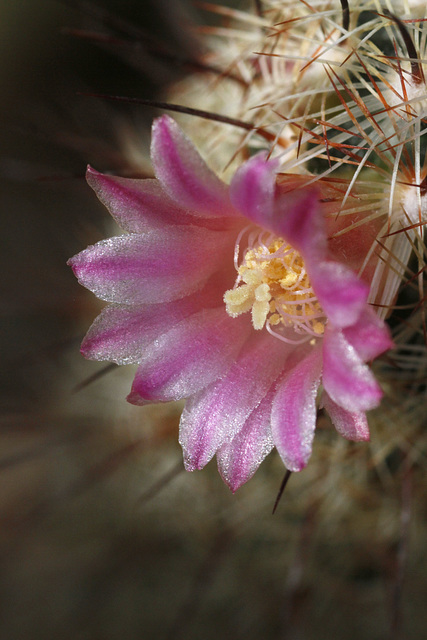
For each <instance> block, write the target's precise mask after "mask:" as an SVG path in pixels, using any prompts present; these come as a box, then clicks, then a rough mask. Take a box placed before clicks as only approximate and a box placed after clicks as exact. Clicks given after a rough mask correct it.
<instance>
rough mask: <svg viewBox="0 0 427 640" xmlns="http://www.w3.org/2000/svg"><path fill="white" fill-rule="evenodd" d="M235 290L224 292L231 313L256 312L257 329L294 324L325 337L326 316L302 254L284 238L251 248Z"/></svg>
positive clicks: (254, 316)
mask: <svg viewBox="0 0 427 640" xmlns="http://www.w3.org/2000/svg"><path fill="white" fill-rule="evenodd" d="M238 274H239V275H238V278H237V280H236V284H235V287H234V289H230V290H229V291H227V292H226V293H225V295H224V302H225V305H226V310H227V313H228V314H229V315H230V316H232V317H236V316H238V315H240V314H242V313H246V312H247V311H251V313H252V324H253V326H254V329H257V330H260V329H262V328H263V327H264V325H265V324H266V322H268V324H269V325H270V326H275V327H280V325H281V326H282V327H290V328H293V329H294V330H295V331H296V332H297V333H307V337H311V338H313V337H314V338H315V337H318V336H321V335H322V334H323V333H324V330H325V323H326V318H325V317H324V314H323V312H322V309H321V307H320V304H319V302H318V300H317V298H316V297H315V295H314V292H313V290H312V288H311V284H310V281H309V278H308V275H307V272H306V270H305V266H304V260H303V259H302V257H301V255H300V254H299V253H298V252H297V251H295V250H294V249H293V248H292V247H291V246H289V245H287V244H286V243H285V242H284V241H283V240H282V239H281V238H276V239H275V240H273V241H272V242H270V244H269V245H268V246H265V245H264V244H261V242H260V244H259V245H258V246H256V247H252V248H250V249H248V250H247V251H246V253H245V257H244V260H243V262H242V263H241V265H240V266H239V267H238Z"/></svg>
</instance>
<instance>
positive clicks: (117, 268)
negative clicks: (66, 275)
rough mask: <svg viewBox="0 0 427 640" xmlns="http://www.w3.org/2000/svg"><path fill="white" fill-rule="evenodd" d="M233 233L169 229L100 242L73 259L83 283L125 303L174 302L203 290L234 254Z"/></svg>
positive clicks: (199, 229)
mask: <svg viewBox="0 0 427 640" xmlns="http://www.w3.org/2000/svg"><path fill="white" fill-rule="evenodd" d="M233 243H234V235H233V234H231V235H230V234H226V233H221V234H220V233H219V232H215V231H207V230H206V229H201V228H198V227H169V228H168V229H167V230H154V231H150V232H148V233H146V234H133V235H128V236H118V237H116V238H109V239H108V240H103V241H101V242H98V243H97V244H96V245H93V246H91V247H88V248H87V249H86V250H85V251H82V252H81V253H79V254H78V255H76V256H74V258H71V260H69V264H70V265H71V266H72V268H73V271H74V273H75V274H76V276H77V278H78V279H79V282H80V283H81V284H82V285H83V286H85V287H87V288H88V289H90V290H91V291H93V292H94V293H95V294H96V295H97V296H98V298H101V300H106V301H107V302H118V303H121V304H142V303H144V302H149V303H155V302H170V301H171V300H176V299H178V298H181V297H183V296H184V295H188V294H190V293H192V292H194V291H196V290H197V289H199V288H200V287H201V286H202V285H203V283H204V282H205V281H206V280H207V279H208V278H209V276H210V275H211V274H212V273H213V272H214V271H215V270H216V269H218V265H220V266H221V260H223V257H225V256H227V255H230V253H231V251H232V246H233Z"/></svg>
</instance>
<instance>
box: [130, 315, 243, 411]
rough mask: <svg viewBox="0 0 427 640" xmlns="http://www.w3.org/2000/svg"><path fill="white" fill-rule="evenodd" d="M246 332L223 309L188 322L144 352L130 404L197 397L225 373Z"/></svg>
mask: <svg viewBox="0 0 427 640" xmlns="http://www.w3.org/2000/svg"><path fill="white" fill-rule="evenodd" d="M250 330H251V325H250V322H249V320H248V319H247V318H246V317H242V318H238V321H237V322H236V321H234V320H233V319H232V318H230V317H229V316H228V315H227V314H226V312H225V309H224V307H223V306H222V307H220V308H217V309H204V310H202V311H200V312H199V313H196V314H194V315H192V316H190V317H189V318H186V319H185V320H183V321H182V322H180V323H179V324H177V325H176V326H175V327H174V328H173V329H171V330H170V331H169V332H168V333H166V334H164V335H163V336H161V337H160V338H159V339H158V340H156V341H155V342H153V343H152V344H151V346H150V347H149V348H147V349H146V350H145V352H144V354H143V357H142V360H141V364H140V366H139V368H138V371H137V374H136V376H135V380H134V382H133V385H132V391H131V393H130V395H129V397H128V401H129V402H131V403H132V404H145V403H146V401H147V400H148V401H151V402H167V401H170V400H179V399H181V398H184V397H188V396H190V395H192V394H194V393H196V392H197V391H200V389H203V388H204V387H206V386H207V385H208V384H210V383H211V382H213V381H214V380H216V379H217V378H218V377H220V376H222V375H224V374H225V373H226V372H227V370H228V369H229V367H230V366H231V364H232V363H233V361H234V360H235V358H236V356H237V354H238V353H239V351H240V349H241V347H242V344H243V342H244V341H245V340H246V338H247V336H248V334H249V332H250Z"/></svg>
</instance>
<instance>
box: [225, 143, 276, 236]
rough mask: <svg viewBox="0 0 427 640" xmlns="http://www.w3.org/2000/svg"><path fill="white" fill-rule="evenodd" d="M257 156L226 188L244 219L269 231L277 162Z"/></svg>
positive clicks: (237, 172)
mask: <svg viewBox="0 0 427 640" xmlns="http://www.w3.org/2000/svg"><path fill="white" fill-rule="evenodd" d="M266 158H267V153H266V152H264V151H263V152H261V153H258V154H257V155H256V156H254V157H253V158H251V159H250V160H248V161H247V162H245V163H244V164H243V165H242V166H241V167H240V168H239V169H238V170H237V171H236V173H235V174H234V177H233V179H232V181H231V184H230V200H231V202H232V204H233V205H234V206H235V207H236V209H238V210H239V211H241V212H242V214H243V215H244V216H246V217H247V218H249V219H250V220H252V221H253V222H255V223H257V224H260V225H262V226H265V227H267V228H269V227H270V226H271V218H272V215H273V204H274V194H275V190H276V173H277V164H278V163H277V162H276V161H274V160H267V159H266Z"/></svg>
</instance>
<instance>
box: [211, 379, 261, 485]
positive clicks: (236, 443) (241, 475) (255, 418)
mask: <svg viewBox="0 0 427 640" xmlns="http://www.w3.org/2000/svg"><path fill="white" fill-rule="evenodd" d="M273 397H274V392H273V391H270V392H269V393H268V394H267V395H266V396H265V398H264V399H263V400H262V401H261V404H260V405H259V406H258V407H256V409H254V410H253V411H252V413H251V414H250V416H249V418H248V419H247V420H246V422H245V424H244V425H243V427H242V429H241V430H240V431H239V432H238V433H237V435H235V436H234V438H233V439H232V440H231V442H225V443H224V444H223V445H222V447H221V448H220V449H219V451H217V454H216V457H217V461H218V470H219V472H220V474H221V477H222V479H223V480H224V482H225V483H226V484H227V485H228V486H229V487H230V489H231V491H232V492H233V493H234V492H235V491H237V489H239V488H240V487H241V486H242V485H244V484H245V482H247V481H248V480H249V479H250V478H251V477H252V476H253V475H254V473H255V471H256V470H257V469H258V467H259V465H260V464H261V462H262V461H263V460H264V458H265V457H266V456H268V454H269V453H270V451H271V450H272V449H273V447H274V442H273V436H272V433H271V424H270V419H271V404H272V401H273Z"/></svg>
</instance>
